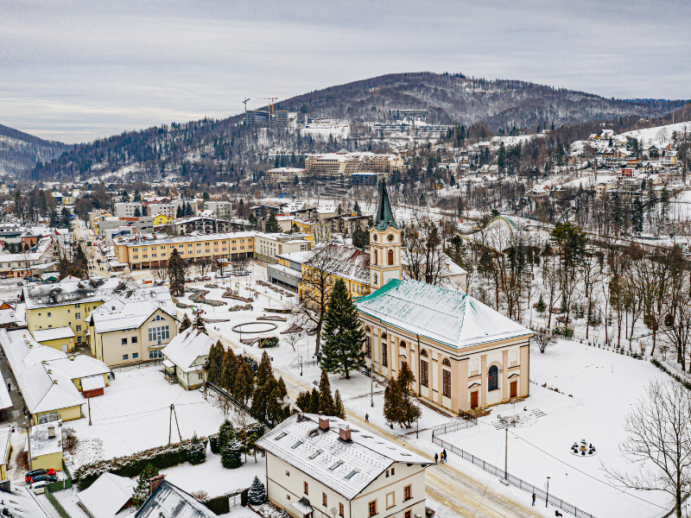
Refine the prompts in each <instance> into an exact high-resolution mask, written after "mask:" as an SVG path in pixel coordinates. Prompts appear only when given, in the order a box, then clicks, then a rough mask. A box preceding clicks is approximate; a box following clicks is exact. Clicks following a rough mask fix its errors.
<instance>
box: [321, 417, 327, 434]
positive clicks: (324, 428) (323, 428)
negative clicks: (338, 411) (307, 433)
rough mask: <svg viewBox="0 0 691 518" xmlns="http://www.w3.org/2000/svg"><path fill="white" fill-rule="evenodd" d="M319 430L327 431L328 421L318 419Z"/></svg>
mask: <svg viewBox="0 0 691 518" xmlns="http://www.w3.org/2000/svg"><path fill="white" fill-rule="evenodd" d="M319 429H320V430H323V431H326V430H328V429H329V419H328V418H327V419H324V418H323V417H320V418H319Z"/></svg>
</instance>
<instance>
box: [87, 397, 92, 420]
mask: <svg viewBox="0 0 691 518" xmlns="http://www.w3.org/2000/svg"><path fill="white" fill-rule="evenodd" d="M86 405H87V406H88V407H89V426H91V398H90V397H88V398H86Z"/></svg>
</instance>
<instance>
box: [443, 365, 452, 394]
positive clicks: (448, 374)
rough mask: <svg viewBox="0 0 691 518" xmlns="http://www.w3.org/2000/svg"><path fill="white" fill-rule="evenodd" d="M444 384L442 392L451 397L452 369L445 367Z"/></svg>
mask: <svg viewBox="0 0 691 518" xmlns="http://www.w3.org/2000/svg"><path fill="white" fill-rule="evenodd" d="M442 381H443V384H442V394H443V396H444V397H451V371H447V370H446V369H444V376H443V380H442Z"/></svg>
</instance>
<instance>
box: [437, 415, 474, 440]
mask: <svg viewBox="0 0 691 518" xmlns="http://www.w3.org/2000/svg"><path fill="white" fill-rule="evenodd" d="M471 426H477V419H475V418H474V417H471V418H465V417H464V418H463V419H462V420H459V421H455V422H453V423H449V424H440V425H439V426H435V427H434V428H432V437H434V434H435V433H438V434H445V433H451V432H455V431H456V430H462V429H464V428H470V427H471Z"/></svg>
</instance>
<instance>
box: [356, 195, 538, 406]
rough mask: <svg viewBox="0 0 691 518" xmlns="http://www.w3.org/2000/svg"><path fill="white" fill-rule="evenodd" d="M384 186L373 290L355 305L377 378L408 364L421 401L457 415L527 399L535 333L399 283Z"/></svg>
mask: <svg viewBox="0 0 691 518" xmlns="http://www.w3.org/2000/svg"><path fill="white" fill-rule="evenodd" d="M402 237H403V236H402V230H401V229H399V228H398V225H397V224H396V221H395V220H394V217H393V212H392V210H391V205H390V203H389V198H388V193H387V190H386V185H384V183H383V182H382V184H381V186H380V189H379V205H378V207H377V212H376V214H375V221H374V225H373V226H372V228H371V229H370V287H371V289H372V290H376V291H373V293H371V294H369V295H367V296H365V297H362V298H361V299H359V300H357V301H356V302H355V304H356V307H357V309H358V312H359V317H360V321H361V322H362V326H363V328H364V329H365V332H366V335H367V338H366V340H365V344H364V347H365V353H366V355H367V358H368V361H369V362H370V365H371V367H372V369H373V370H374V372H376V373H378V374H380V375H382V376H386V377H394V376H396V375H397V374H398V370H399V369H400V367H401V366H402V365H403V363H408V365H409V367H410V368H411V370H412V371H413V374H414V375H415V391H416V392H417V393H418V394H419V396H421V397H424V398H426V399H428V400H430V401H431V402H433V403H435V404H437V405H439V406H441V407H444V408H446V409H448V410H451V411H453V412H456V413H457V412H459V411H468V410H472V409H480V408H486V407H488V406H491V405H496V404H499V403H504V402H508V401H510V400H511V399H514V398H518V397H526V396H528V395H529V373H530V338H531V337H532V332H531V331H530V330H529V329H526V328H524V327H523V326H521V325H520V324H518V323H516V322H514V321H513V320H511V319H509V318H507V317H505V316H504V315H501V314H500V313H498V312H497V311H495V310H493V309H491V308H490V307H488V306H486V305H484V304H482V303H481V302H480V301H478V300H476V299H474V298H472V297H470V296H469V295H466V294H465V293H463V292H459V291H454V290H449V289H446V288H442V287H438V286H432V285H430V284H425V283H422V282H418V281H413V280H408V281H403V280H402V277H401V270H402V268H401V239H402Z"/></svg>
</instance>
